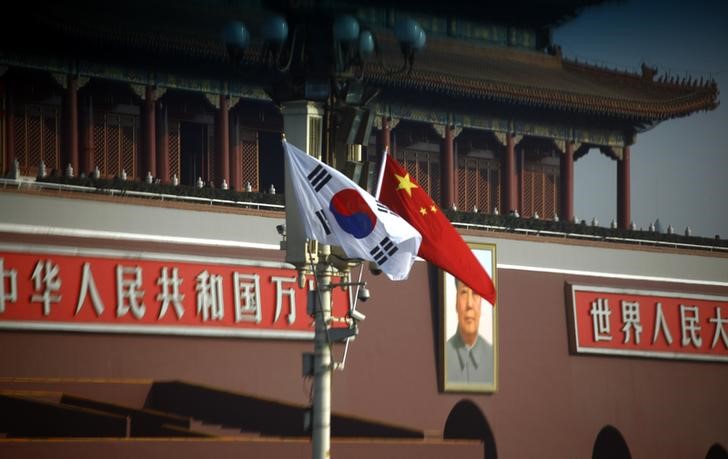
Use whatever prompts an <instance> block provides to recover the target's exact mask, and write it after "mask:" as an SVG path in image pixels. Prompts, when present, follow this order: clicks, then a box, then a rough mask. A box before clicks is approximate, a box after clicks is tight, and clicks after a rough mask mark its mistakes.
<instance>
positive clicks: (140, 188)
mask: <svg viewBox="0 0 728 459" xmlns="http://www.w3.org/2000/svg"><path fill="white" fill-rule="evenodd" d="M0 187H2V188H17V189H21V190H22V189H42V190H57V191H67V192H80V193H95V194H104V195H108V196H127V197H138V198H143V199H158V200H160V201H179V202H188V203H198V204H200V203H202V204H208V205H210V206H228V207H237V208H245V209H259V210H271V211H284V210H285V201H284V196H283V194H282V193H280V194H271V193H257V192H237V191H233V190H223V189H219V188H210V187H202V188H198V187H191V186H185V185H162V184H153V183H152V184H149V183H144V182H139V181H133V180H128V181H127V180H121V179H94V178H89V177H73V178H68V177H45V178H42V179H38V180H36V179H32V178H20V179H17V180H16V179H8V178H0ZM445 213H446V214H447V216H448V218H449V219H450V221H452V222H453V225H454V226H455V227H457V228H462V229H477V230H485V231H494V232H503V233H513V234H522V235H529V236H539V237H551V238H564V239H580V240H590V241H605V242H618V243H623V244H635V245H641V246H653V247H672V248H683V249H692V250H706V251H711V252H718V253H728V240H723V239H719V238H718V237H716V238H707V237H700V236H684V235H681V234H668V233H661V232H657V231H646V230H622V229H616V228H606V227H602V226H594V225H589V224H587V223H586V221H582V222H580V223H572V222H565V221H553V220H546V219H534V218H520V217H515V216H512V215H494V214H484V213H479V212H463V211H456V210H446V211H445Z"/></svg>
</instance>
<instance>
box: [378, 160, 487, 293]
mask: <svg viewBox="0 0 728 459" xmlns="http://www.w3.org/2000/svg"><path fill="white" fill-rule="evenodd" d="M385 158H386V163H385V166H384V174H383V175H382V180H381V191H380V195H379V201H380V202H381V203H383V204H384V205H386V206H387V207H389V208H390V209H391V210H393V211H395V212H396V213H398V214H399V215H400V216H401V217H402V218H404V219H405V220H407V222H408V223H409V224H410V225H412V226H413V227H415V229H416V230H417V231H419V232H420V234H422V244H421V245H420V250H419V252H418V253H417V255H419V256H420V257H422V258H424V259H425V260H427V261H429V262H430V263H432V264H434V265H436V266H438V267H440V268H442V269H444V270H445V271H447V272H449V273H450V274H452V275H453V276H455V277H456V278H458V279H460V280H461V281H463V282H464V283H465V284H466V285H467V286H469V287H470V288H471V289H473V291H475V292H477V293H478V294H480V296H481V297H482V298H484V299H486V300H488V301H489V302H490V304H492V305H495V286H494V285H493V280H492V279H491V278H490V276H489V275H488V273H487V272H485V269H483V266H482V265H481V264H480V262H479V261H478V259H477V258H475V255H474V254H473V251H472V250H470V247H468V245H467V244H466V243H465V241H464V240H463V238H462V237H461V236H460V233H458V232H457V230H455V227H453V226H452V223H450V220H448V219H447V217H446V216H445V214H443V213H442V211H441V210H440V208H439V207H438V206H437V204H435V202H434V201H433V200H432V198H430V196H429V195H428V194H427V193H425V191H424V190H423V189H422V188H420V186H419V185H418V184H417V182H416V181H415V180H414V179H412V177H410V175H409V173H408V172H407V171H406V170H405V169H404V167H402V165H401V164H399V163H398V162H397V161H395V159H394V158H392V156H391V155H385Z"/></svg>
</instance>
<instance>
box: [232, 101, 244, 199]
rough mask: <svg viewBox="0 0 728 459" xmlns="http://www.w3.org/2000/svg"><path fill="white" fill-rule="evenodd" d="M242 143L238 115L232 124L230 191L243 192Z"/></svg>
mask: <svg viewBox="0 0 728 459" xmlns="http://www.w3.org/2000/svg"><path fill="white" fill-rule="evenodd" d="M242 153H243V151H242V146H241V143H240V125H239V122H238V117H237V115H236V116H234V117H233V120H232V123H231V124H230V189H231V190H235V191H242V190H243V161H242Z"/></svg>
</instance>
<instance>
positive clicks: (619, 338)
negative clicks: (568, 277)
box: [571, 285, 728, 361]
mask: <svg viewBox="0 0 728 459" xmlns="http://www.w3.org/2000/svg"><path fill="white" fill-rule="evenodd" d="M571 293H572V308H571V312H572V317H571V319H572V324H573V327H572V333H573V335H572V342H573V344H574V347H575V350H576V352H579V353H595V354H618V355H635V356H645V357H659V358H670V359H692V360H723V361H728V298H727V297H719V296H708V295H694V294H681V293H674V292H653V291H640V290H626V289H616V288H605V287H590V286H579V285H572V286H571Z"/></svg>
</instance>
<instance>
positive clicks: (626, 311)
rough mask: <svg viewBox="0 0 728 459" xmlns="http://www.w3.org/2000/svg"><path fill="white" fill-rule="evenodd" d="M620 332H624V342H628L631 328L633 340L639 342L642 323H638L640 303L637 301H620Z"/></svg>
mask: <svg viewBox="0 0 728 459" xmlns="http://www.w3.org/2000/svg"><path fill="white" fill-rule="evenodd" d="M622 323H623V324H624V326H623V327H622V333H624V343H625V344H626V343H628V342H629V340H630V335H631V334H632V333H631V332H632V329H634V342H635V344H639V343H640V334H641V333H642V324H641V323H640V304H639V303H638V302H637V301H622Z"/></svg>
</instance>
